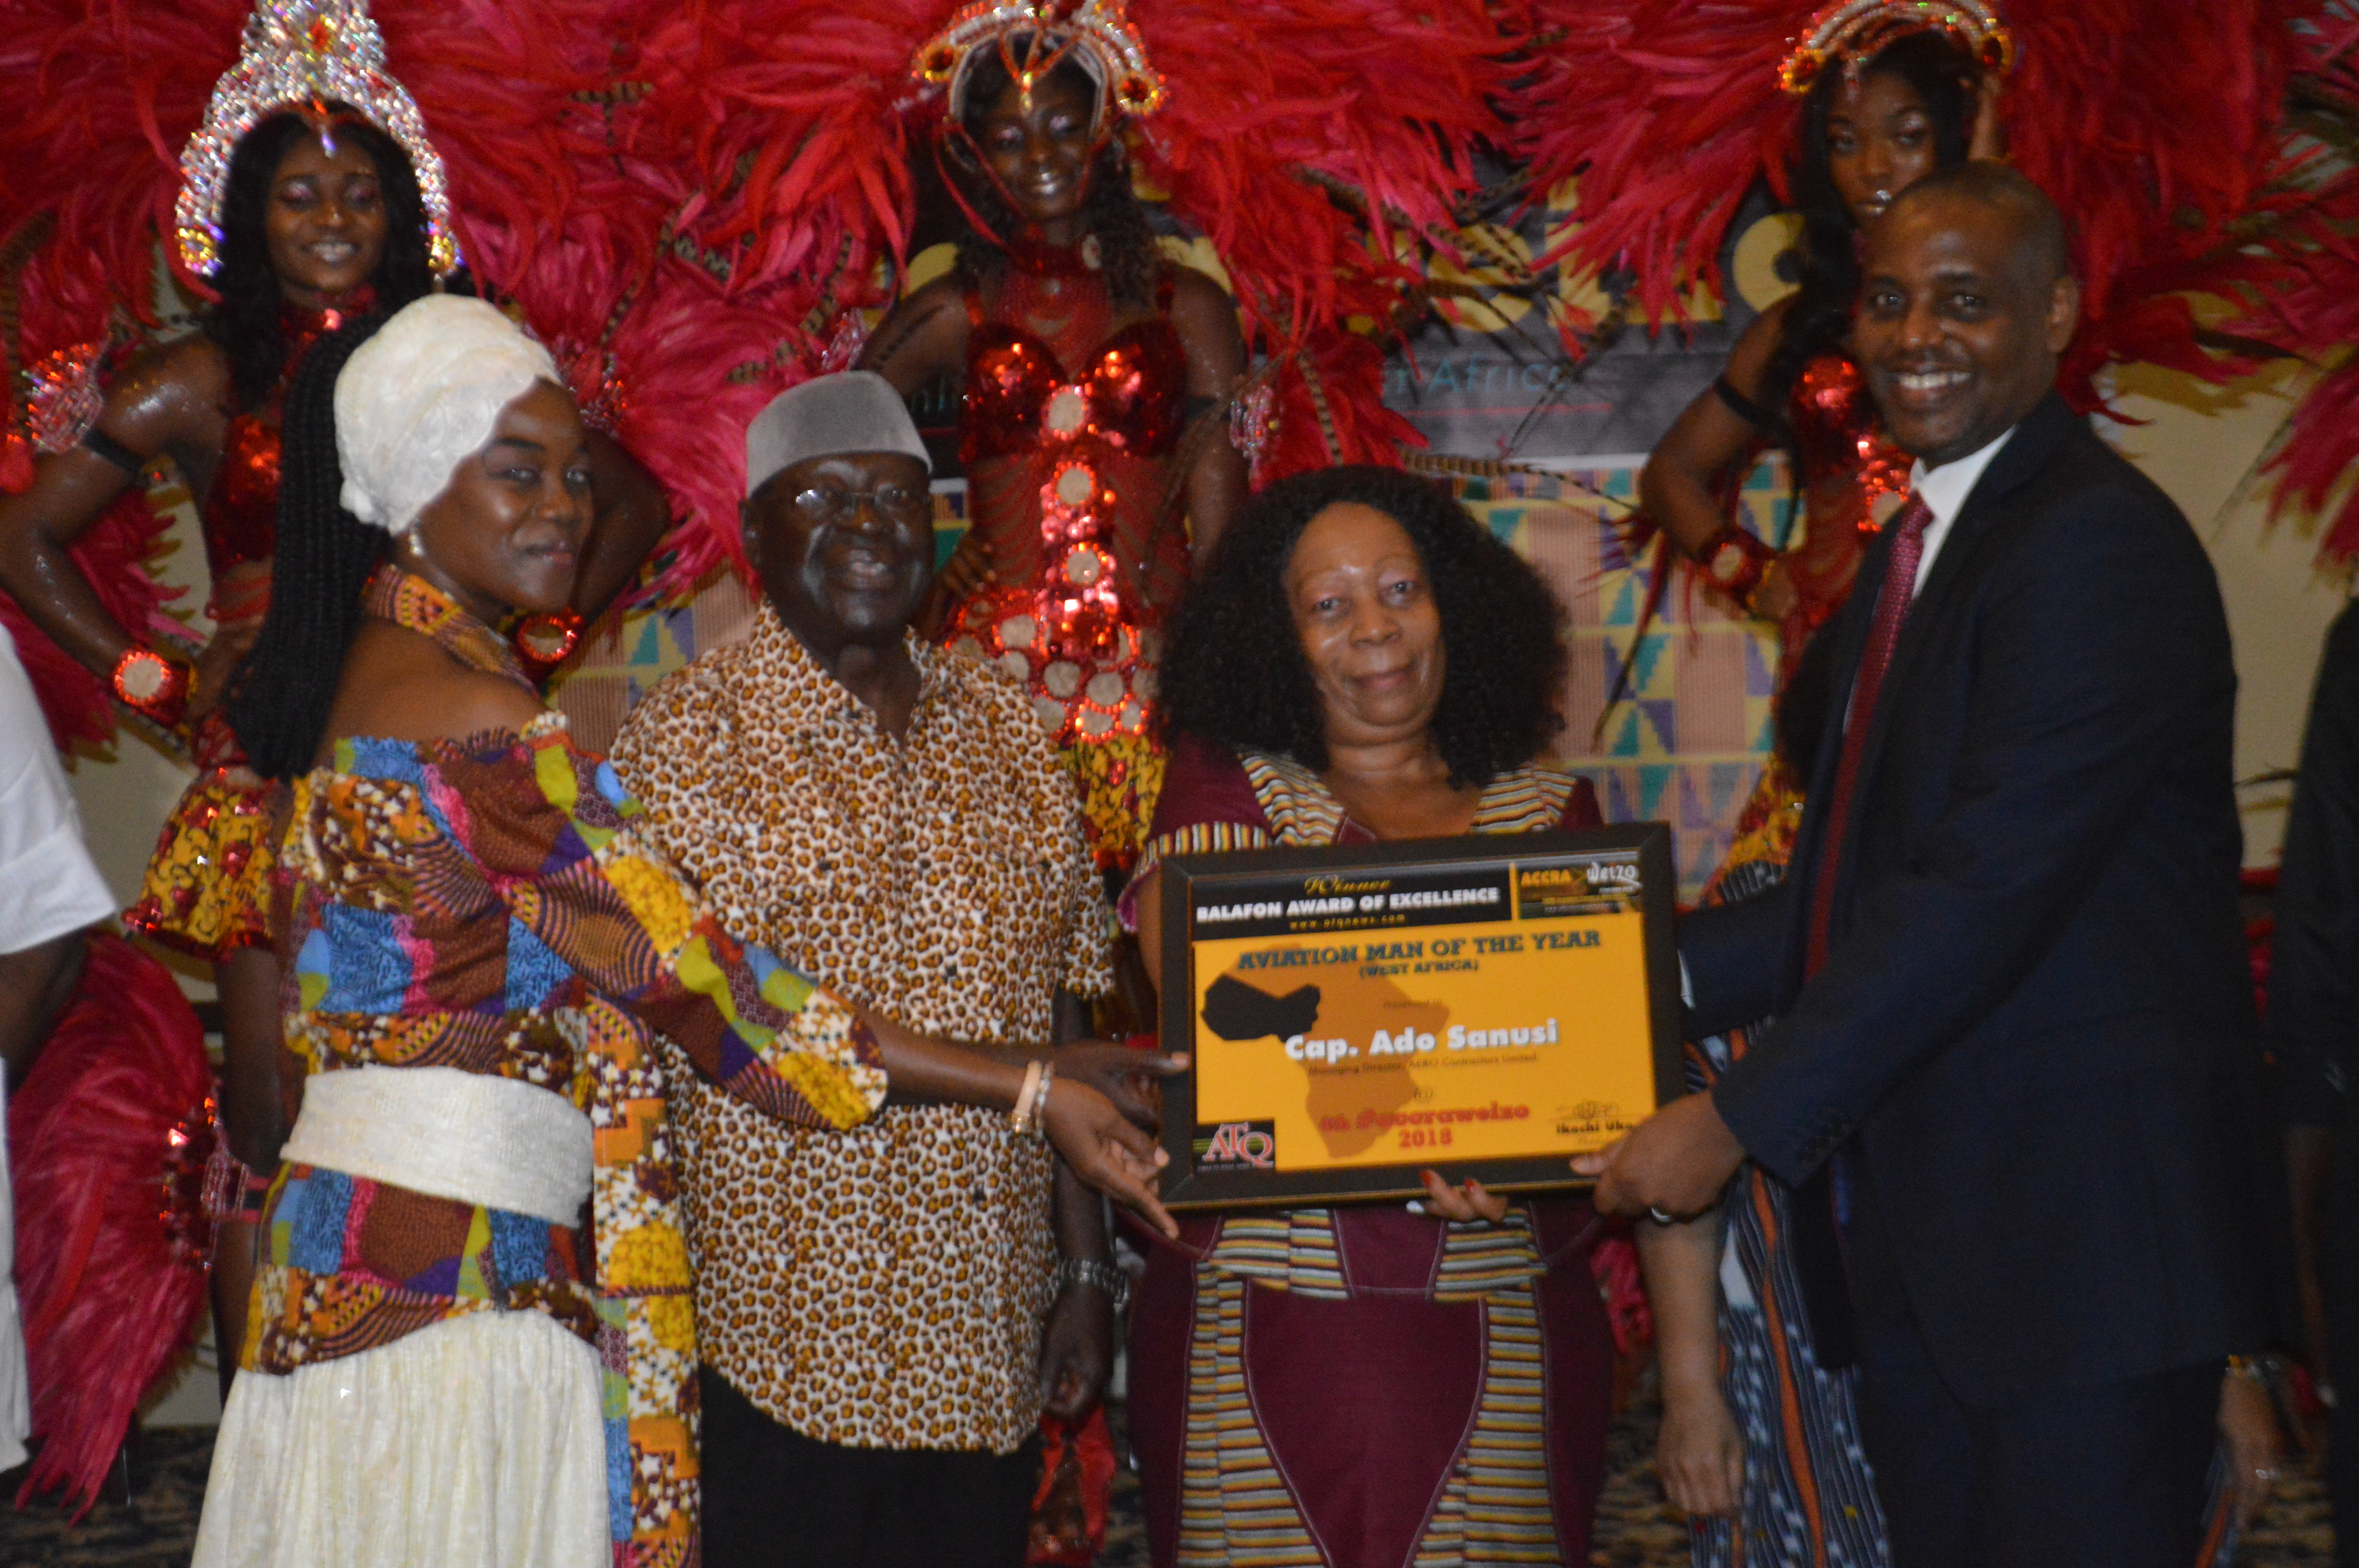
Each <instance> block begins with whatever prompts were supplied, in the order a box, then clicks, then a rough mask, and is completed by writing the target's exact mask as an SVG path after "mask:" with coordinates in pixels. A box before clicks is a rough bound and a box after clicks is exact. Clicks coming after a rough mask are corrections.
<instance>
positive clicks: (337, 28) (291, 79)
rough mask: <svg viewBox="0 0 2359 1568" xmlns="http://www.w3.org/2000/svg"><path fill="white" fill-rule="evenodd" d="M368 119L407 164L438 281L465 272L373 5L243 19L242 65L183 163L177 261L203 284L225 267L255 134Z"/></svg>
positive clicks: (288, 9) (437, 167)
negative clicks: (232, 195) (245, 153)
mask: <svg viewBox="0 0 2359 1568" xmlns="http://www.w3.org/2000/svg"><path fill="white" fill-rule="evenodd" d="M337 103H341V104H344V105H346V106H348V107H349V108H351V109H353V110H354V111H356V112H357V113H359V114H362V115H364V116H365V117H366V118H367V119H368V120H369V122H370V123H371V124H375V126H376V127H377V128H378V129H379V130H381V131H383V132H384V133H385V134H386V135H388V136H391V137H392V138H393V139H394V140H395V142H397V143H398V144H399V145H400V147H401V150H402V151H403V152H404V153H406V154H408V157H409V167H410V168H411V170H412V171H413V172H414V173H416V175H417V176H418V194H419V197H421V198H422V199H423V200H424V202H425V206H426V241H427V254H428V257H429V260H431V261H432V263H433V265H434V270H435V272H436V273H437V274H440V275H444V276H447V275H448V274H449V273H450V272H451V271H452V269H454V268H455V267H457V266H458V265H459V242H458V239H457V237H456V236H455V235H453V234H452V233H451V194H450V190H449V188H448V185H447V183H446V181H445V180H444V178H443V174H442V158H441V155H440V154H438V153H437V152H436V151H435V150H434V144H433V143H431V142H429V141H428V140H427V139H426V123H425V122H424V121H423V120H421V119H420V118H419V114H418V104H417V103H416V102H414V101H413V100H412V99H411V98H410V96H409V93H408V90H407V89H405V88H404V87H403V86H402V85H401V83H400V82H398V81H395V80H394V79H393V78H392V77H390V76H388V75H386V70H385V35H383V34H382V33H380V32H378V31H377V27H376V23H375V21H374V20H372V19H371V18H370V16H369V14H368V5H367V3H366V0H258V3H257V4H256V5H255V8H254V15H253V16H249V17H248V18H246V23H245V39H244V41H243V42H241V43H240V45H239V46H238V55H237V64H236V65H235V66H234V67H233V68H232V69H231V70H228V71H227V72H225V73H224V74H223V77H222V79H221V80H220V81H217V82H215V83H214V84H213V97H212V104H211V105H210V106H208V107H207V109H206V110H205V123H204V124H202V125H201V126H199V127H198V128H197V134H196V135H193V136H190V138H189V145H188V146H187V147H186V149H184V150H183V151H182V152H181V154H180V199H179V204H178V206H177V207H175V209H174V210H173V219H174V226H175V227H176V228H177V229H178V231H179V249H180V261H181V263H182V265H185V266H186V267H187V268H188V269H189V270H190V272H192V273H195V274H196V275H197V276H201V277H211V276H212V275H213V274H214V272H215V271H217V270H218V269H219V268H220V266H221V243H222V232H221V217H222V200H223V197H224V196H225V195H226V194H227V191H228V187H229V163H230V157H231V155H232V154H233V153H234V152H236V150H237V144H238V143H239V141H241V140H242V139H244V137H245V134H246V133H247V132H248V131H251V130H253V129H254V127H255V126H256V125H258V124H261V123H262V122H263V121H265V120H266V119H268V118H269V117H270V116H271V115H273V114H279V113H281V112H283V111H286V110H288V109H302V110H309V111H310V112H313V113H316V114H320V115H321V116H322V117H323V118H324V116H325V115H326V114H327V113H328V112H329V106H330V105H332V104H337Z"/></svg>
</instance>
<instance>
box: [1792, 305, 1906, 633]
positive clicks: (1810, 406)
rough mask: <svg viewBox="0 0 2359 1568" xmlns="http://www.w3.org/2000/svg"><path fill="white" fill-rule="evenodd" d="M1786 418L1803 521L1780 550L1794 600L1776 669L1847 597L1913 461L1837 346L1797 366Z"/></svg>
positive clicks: (1899, 497)
mask: <svg viewBox="0 0 2359 1568" xmlns="http://www.w3.org/2000/svg"><path fill="white" fill-rule="evenodd" d="M1786 419H1787V423H1788V426H1789V427H1790V428H1791V429H1792V431H1793V439H1794V451H1795V455H1796V456H1797V457H1798V458H1799V460H1800V463H1801V473H1800V476H1799V477H1800V488H1801V493H1802V503H1803V506H1804V508H1805V514H1806V516H1807V517H1808V519H1809V523H1808V530H1807V532H1806V533H1805V534H1804V535H1803V537H1802V541H1801V543H1800V544H1799V545H1798V546H1795V547H1794V548H1793V549H1792V550H1789V551H1788V552H1787V555H1786V574H1787V578H1788V581H1790V582H1791V583H1792V584H1793V585H1794V593H1795V598H1796V601H1797V602H1796V603H1795V606H1794V608H1793V610H1792V611H1790V612H1789V613H1788V615H1787V617H1786V619H1785V622H1784V623H1783V624H1782V625H1780V626H1779V628H1778V643H1779V650H1778V653H1779V667H1780V669H1781V671H1782V670H1789V669H1791V668H1792V667H1793V664H1794V660H1795V659H1796V658H1797V657H1798V656H1799V654H1801V651H1802V645H1803V644H1804V643H1808V642H1809V641H1810V633H1813V632H1816V631H1817V630H1818V629H1819V628H1820V627H1821V626H1823V625H1825V624H1826V623H1827V622H1829V621H1830V620H1832V619H1833V617H1834V613H1835V611H1838V610H1840V609H1842V608H1843V600H1845V599H1847V598H1849V597H1850V596H1851V584H1852V579H1853V578H1854V577H1855V576H1857V575H1858V572H1859V560H1860V557H1861V555H1862V554H1863V553H1864V551H1865V550H1866V548H1867V541H1868V540H1869V539H1870V538H1871V537H1873V536H1874V535H1875V530H1876V528H1877V527H1878V526H1879V525H1881V524H1882V523H1883V521H1884V518H1885V515H1886V513H1888V512H1889V511H1890V510H1891V509H1892V507H1893V506H1895V505H1897V504H1898V503H1899V502H1900V501H1901V500H1902V499H1903V498H1905V497H1906V496H1907V495H1908V470H1909V465H1910V461H1911V460H1910V458H1909V456H1908V453H1907V452H1904V451H1902V450H1901V449H1899V448H1897V447H1896V446H1894V445H1893V444H1892V442H1891V441H1890V440H1889V439H1888V438H1886V436H1885V434H1884V430H1883V427H1882V426H1881V425H1879V424H1878V423H1877V421H1876V417H1875V405H1874V404H1873V403H1872V402H1871V401H1870V400H1869V398H1868V395H1867V386H1866V384H1865V383H1864V381H1863V380H1862V379H1861V376H1860V373H1859V366H1858V365H1856V364H1854V362H1852V359H1851V356H1850V355H1848V354H1846V353H1843V351H1840V350H1832V351H1828V352H1826V353H1822V354H1820V355H1819V356H1818V357H1816V358H1815V359H1813V360H1811V361H1810V362H1809V363H1808V364H1806V365H1804V366H1803V367H1802V373H1801V374H1800V375H1799V376H1797V377H1795V378H1794V387H1793V391H1792V392H1791V393H1789V394H1788V395H1787V398H1786ZM1887 496H1888V497H1890V498H1891V499H1890V500H1888V501H1887V500H1886V497H1887Z"/></svg>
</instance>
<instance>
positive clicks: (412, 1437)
mask: <svg viewBox="0 0 2359 1568" xmlns="http://www.w3.org/2000/svg"><path fill="white" fill-rule="evenodd" d="M610 1558H611V1552H610V1550H609V1542H608V1540H607V1513H606V1439H605V1430H604V1425H603V1422H602V1421H601V1419H600V1413H599V1374H598V1357H597V1353H596V1352H595V1351H593V1350H592V1348H591V1347H590V1346H588V1345H585V1344H583V1343H582V1340H581V1339H579V1338H577V1337H576V1336H573V1335H571V1334H570V1333H568V1332H566V1330H565V1329H564V1328H562V1327H560V1325H558V1324H557V1323H556V1322H555V1321H554V1320H553V1319H551V1318H549V1317H548V1316H547V1315H545V1314H541V1313H537V1312H502V1313H493V1312H483V1313H473V1314H468V1315H466V1316H463V1317H458V1318H453V1319H451V1320H450V1321H448V1322H444V1323H439V1324H436V1325H434V1326H432V1327H431V1328H425V1329H420V1330H419V1331H418V1332H417V1333H415V1334H410V1335H407V1336H403V1337H402V1338H400V1339H397V1340H396V1341H394V1342H393V1343H392V1344H391V1345H387V1346H381V1347H379V1348H377V1349H375V1350H367V1351H363V1352H362V1353H361V1354H359V1355H357V1356H347V1357H340V1358H338V1359H336V1360H333V1361H323V1362H321V1363H320V1364H319V1365H317V1366H312V1367H304V1368H299V1369H298V1370H296V1371H294V1372H292V1373H290V1374H288V1375H287V1376H285V1377H273V1376H271V1375H270V1374H268V1373H266V1372H241V1373H239V1374H238V1376H237V1380H236V1382H235V1383H234V1384H233V1385H232V1386H231V1388H230V1396H229V1407H228V1408H227V1409H226V1410H225V1411H223V1413H222V1424H221V1434H220V1436H219V1438H218V1439H217V1440H216V1441H215V1443H214V1444H213V1465H212V1478H211V1479H210V1480H209V1481H208V1482H207V1483H206V1486H205V1509H204V1519H203V1520H202V1522H201V1524H200V1525H199V1527H198V1530H197V1551H196V1556H195V1558H194V1560H193V1561H192V1563H191V1564H190V1568H317V1565H321V1564H327V1563H336V1564H342V1565H349V1568H413V1565H414V1568H429V1565H432V1568H606V1564H607V1563H608V1562H609V1561H610Z"/></svg>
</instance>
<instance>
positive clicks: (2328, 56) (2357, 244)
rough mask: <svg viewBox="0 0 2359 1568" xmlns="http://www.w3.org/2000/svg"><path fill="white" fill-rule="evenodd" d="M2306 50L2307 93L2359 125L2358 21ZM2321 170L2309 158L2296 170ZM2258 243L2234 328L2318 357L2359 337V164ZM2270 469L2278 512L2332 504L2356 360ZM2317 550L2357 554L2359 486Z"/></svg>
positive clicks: (2346, 458)
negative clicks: (2247, 294) (2248, 293)
mask: <svg viewBox="0 0 2359 1568" xmlns="http://www.w3.org/2000/svg"><path fill="white" fill-rule="evenodd" d="M2307 48H2308V53H2307V58H2306V59H2304V61H2303V67H2304V75H2305V77H2306V78H2307V81H2305V82H2304V87H2305V89H2306V90H2307V95H2308V96H2310V97H2311V98H2312V99H2313V100H2315V101H2317V102H2319V103H2321V104H2323V105H2331V106H2332V112H2334V113H2337V114H2339V115H2340V117H2341V118H2342V119H2343V122H2344V123H2345V124H2348V125H2354V126H2359V19H2350V18H2321V19H2320V22H2319V25H2318V26H2317V27H2316V28H2315V29H2314V30H2313V31H2312V32H2311V33H2310V37H2309V39H2308V45H2307ZM2315 172H2316V170H2315V168H2312V167H2311V166H2309V165H2303V166H2301V167H2299V168H2297V169H2296V170H2295V171H2294V173H2295V175H2296V176H2299V175H2302V174H2311V173H2315ZM2261 249H2262V251H2263V252H2264V254H2265V258H2266V259H2265V260H2264V261H2263V262H2262V263H2261V264H2259V265H2258V267H2257V271H2258V273H2259V275H2260V276H2259V277H2258V280H2257V284H2256V287H2255V288H2254V289H2253V295H2254V303H2253V304H2252V306H2251V308H2249V309H2248V310H2247V311H2246V312H2245V314H2244V315H2243V316H2242V317H2240V318H2239V319H2236V320H2234V321H2233V322H2231V323H2230V324H2229V327H2228V330H2230V331H2232V332H2234V333H2236V334H2238V335H2240V336H2244V337H2247V338H2251V339H2254V340H2256V341H2260V342H2264V343H2267V344H2268V345H2270V346H2271V347H2273V348H2275V349H2277V350H2278V351H2280V352H2283V353H2286V354H2288V355H2291V356H2294V357H2297V358H2301V359H2306V360H2310V361H2312V362H2317V361H2319V360H2321V359H2323V358H2325V357H2327V356H2328V354H2329V353H2330V352H2331V351H2332V350H2333V349H2335V348H2338V347H2346V346H2348V345H2352V344H2359V170H2354V169H2353V168H2348V167H2345V168H2343V169H2341V170H2340V171H2336V172H2332V173H2331V174H2329V175H2328V176H2327V177H2326V178H2325V179H2324V182H2323V184H2322V185H2320V186H2319V187H2318V188H2317V189H2312V190H2306V191H2303V192H2302V195H2301V200H2300V201H2299V205H2298V207H2297V208H2296V210H2295V211H2293V212H2292V213H2291V215H2290V216H2289V217H2288V219H2287V220H2286V221H2284V222H2279V223H2277V224H2276V225H2274V226H2272V227H2271V228H2269V229H2268V230H2267V232H2266V233H2265V236H2264V238H2263V242H2262V246H2261ZM2354 468H2359V359H2354V358H2345V359H2344V360H2343V362H2342V363H2341V364H2340V365H2339V366H2338V367H2336V368H2334V369H2332V370H2330V371H2328V372H2327V373H2325V374H2324V375H2322V376H2321V377H2320V379H2319V381H2318V382H2317V384H2315V385H2313V386H2312V387H2311V388H2310V391H2309V392H2308V393H2307V394H2306V395H2304V396H2303V398H2302V400H2301V403H2300V405H2299V406H2298V407H2297V408H2296V409H2295V410H2294V414H2293V417H2292V419H2291V421H2290V422H2289V424H2288V431H2287V435H2286V438H2285V439H2284V440H2283V441H2282V442H2281V443H2280V445H2279V446H2278V448H2277V451H2276V452H2275V453H2274V454H2273V455H2272V456H2271V457H2270V459H2269V460H2268V463H2267V469H2268V470H2269V471H2271V472H2272V473H2274V474H2275V476H2276V478H2277V490H2276V494H2275V497H2274V503H2275V506H2276V507H2277V509H2279V510H2282V509H2283V508H2285V507H2287V506H2288V505H2292V504H2296V503H2299V505H2301V506H2303V507H2306V508H2308V509H2310V510H2311V511H2313V512H2314V511H2318V510H2321V509H2323V508H2324V507H2326V506H2327V505H2328V504H2329V503H2331V502H2332V499H2333V496H2334V492H2335V491H2336V489H2337V487H2338V486H2339V485H2341V484H2342V483H2343V481H2344V480H2345V479H2346V478H2347V477H2348V476H2349V475H2350V474H2351V472H2352V471H2353V470H2354ZM2318 553H2319V558H2320V560H2321V562H2324V563H2328V564H2340V563H2345V562H2348V561H2350V560H2352V559H2354V558H2359V487H2354V488H2353V489H2352V490H2351V491H2350V492H2348V493H2346V494H2345V495H2344V497H2343V502H2342V504H2341V505H2340V506H2339V507H2337V508H2336V509H2335V511H2334V514H2333V515H2332V517H2330V518H2329V519H2328V521H2327V524H2326V528H2325V531H2324V533H2323V535H2321V538H2320V540H2319V549H2318Z"/></svg>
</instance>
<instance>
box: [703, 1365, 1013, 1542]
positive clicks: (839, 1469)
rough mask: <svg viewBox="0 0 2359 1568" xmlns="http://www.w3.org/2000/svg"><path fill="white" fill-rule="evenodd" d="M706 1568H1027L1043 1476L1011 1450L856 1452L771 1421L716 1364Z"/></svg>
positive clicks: (710, 1409) (706, 1398) (707, 1401)
mask: <svg viewBox="0 0 2359 1568" xmlns="http://www.w3.org/2000/svg"><path fill="white" fill-rule="evenodd" d="M697 1382H698V1387H699V1391H700V1392H701V1396H702V1399H703V1403H704V1444H703V1448H704V1454H703V1459H704V1561H705V1563H706V1564H707V1568H1020V1565H1021V1564H1022V1563H1023V1562H1024V1547H1025V1537H1026V1532H1027V1530H1028V1529H1029V1527H1030V1523H1031V1518H1032V1494H1033V1492H1034V1490H1035V1489H1036V1488H1037V1487H1038V1485H1039V1480H1040V1443H1039V1439H1038V1438H1037V1437H1035V1438H1033V1439H1031V1440H1030V1441H1028V1442H1027V1443H1026V1444H1025V1445H1024V1446H1023V1447H1021V1448H1019V1449H1017V1450H1016V1452H1015V1453H1013V1454H982V1453H966V1452H952V1451H947V1450H940V1449H923V1448H920V1449H907V1448H846V1447H843V1446H840V1445H838V1444H832V1443H821V1442H819V1441H818V1440H817V1439H815V1438H809V1437H805V1436H803V1435H802V1434H801V1433H798V1432H792V1431H789V1430H788V1429H787V1428H786V1427H783V1426H780V1425H779V1424H778V1423H777V1422H774V1421H772V1420H771V1419H770V1418H769V1417H768V1416H767V1415H765V1414H764V1413H763V1412H762V1411H760V1410H758V1409H756V1407H755V1405H754V1402H753V1401H752V1400H748V1399H747V1398H746V1397H745V1395H743V1394H741V1393H739V1392H738V1391H737V1390H735V1389H734V1388H733V1387H731V1386H730V1384H729V1382H728V1381H727V1379H723V1377H722V1376H721V1374H719V1373H718V1372H715V1371H714V1370H713V1369H712V1368H710V1367H703V1368H698V1374H697Z"/></svg>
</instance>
